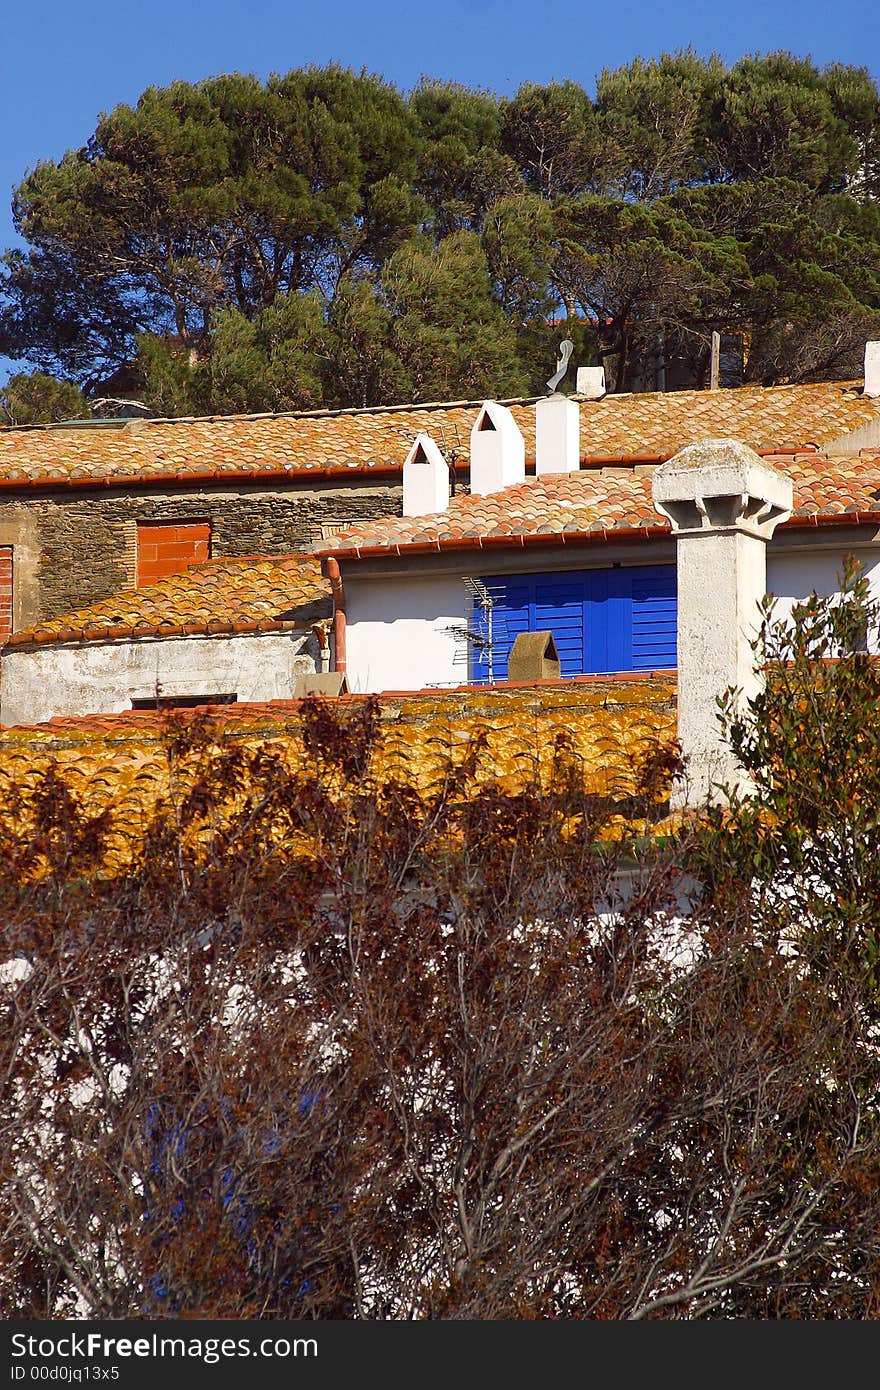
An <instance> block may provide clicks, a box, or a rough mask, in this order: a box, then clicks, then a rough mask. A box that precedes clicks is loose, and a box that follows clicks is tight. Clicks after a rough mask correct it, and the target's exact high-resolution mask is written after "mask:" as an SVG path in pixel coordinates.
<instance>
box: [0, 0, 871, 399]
mask: <svg viewBox="0 0 880 1390" xmlns="http://www.w3.org/2000/svg"><path fill="white" fill-rule="evenodd" d="M4 11H5V13H4V16H3V30H2V38H0V132H2V134H0V249H2V248H4V247H6V246H9V245H11V244H12V243H13V241H14V231H13V226H12V217H11V213H10V207H9V204H10V197H11V191H12V188H13V186H14V185H15V184H16V183H17V182H18V181H19V180H20V179H21V177H22V175H23V174H24V172H25V170H26V169H28V168H29V167H32V166H33V165H34V164H35V163H36V162H37V161H38V160H40V159H57V158H59V157H60V156H61V155H62V154H63V153H64V151H65V150H66V149H70V148H77V147H78V146H80V145H82V144H84V143H85V141H86V140H87V139H88V137H89V135H90V134H91V132H92V131H93V130H94V127H95V122H96V119H97V117H98V114H99V113H100V112H101V111H106V110H110V109H111V108H112V107H114V106H116V105H117V104H118V103H119V102H131V103H133V102H135V101H136V100H137V98H138V96H139V95H140V93H141V92H142V91H143V89H144V88H145V87H147V86H150V85H151V84H154V85H158V86H165V85H166V84H167V83H169V82H171V81H173V80H174V79H175V78H183V79H185V80H187V81H192V82H194V81H198V80H199V78H202V77H211V76H214V75H215V74H217V73H220V72H233V71H239V72H253V73H256V74H258V75H259V76H261V77H266V76H268V74H269V73H270V72H285V71H287V70H288V69H289V68H294V67H300V66H302V65H303V64H306V63H319V64H322V63H327V62H331V61H334V62H339V63H342V64H344V65H346V66H350V67H353V68H356V69H359V68H362V67H363V68H367V69H368V70H369V71H371V72H376V73H380V74H381V75H382V76H383V77H385V78H387V79H388V80H389V81H391V82H394V83H395V84H396V85H397V86H399V87H401V88H403V89H404V90H407V89H409V88H410V87H412V86H413V85H414V84H415V83H416V82H418V80H419V78H420V77H421V76H423V75H427V76H430V77H440V78H450V79H453V80H455V81H459V82H464V83H466V84H467V85H469V86H472V87H476V86H479V87H485V88H488V89H489V90H491V91H494V92H498V93H510V92H514V91H515V90H516V88H517V87H518V86H519V85H520V84H521V83H522V82H526V81H532V82H548V81H552V80H553V79H561V78H566V77H570V78H573V79H575V80H576V81H578V82H581V83H582V84H583V85H584V86H585V87H587V88H588V89H589V90H592V88H593V85H594V82H595V78H596V75H597V74H598V73H599V72H600V71H601V70H602V68H603V67H617V66H619V65H620V64H622V63H626V62H629V61H631V59H633V58H634V57H636V56H639V55H640V56H642V57H644V58H648V57H652V56H656V55H658V54H659V53H661V52H663V51H667V52H671V51H674V50H675V49H677V48H684V47H687V46H688V45H691V46H692V47H693V48H695V49H696V50H697V52H699V53H702V54H708V53H711V52H717V53H719V54H720V55H721V57H722V58H723V59H724V60H725V61H726V62H733V61H735V60H736V59H737V58H739V57H741V56H742V55H743V54H745V53H756V52H761V53H766V52H771V51H773V50H774V49H780V48H782V49H788V50H790V51H791V52H794V53H797V54H799V55H801V56H806V55H809V56H811V57H812V58H813V60H814V62H816V63H818V64H820V65H822V64H825V63H829V62H835V61H839V62H844V63H853V64H856V65H858V66H864V67H867V68H868V70H869V71H870V72H871V74H872V75H873V77H874V78H875V79H880V3H878V0H836V3H833V4H831V3H828V0H727V3H719V0H711V3H710V0H671V3H665V4H664V3H661V2H660V0H657V2H656V3H655V0H628V2H627V3H625V4H620V5H617V4H614V3H613V2H612V3H610V4H608V3H603V4H602V5H601V6H600V5H598V4H595V3H593V4H591V3H584V0H580V2H579V3H578V0H567V3H562V0H543V3H542V0H537V3H535V0H443V3H442V4H440V5H432V4H430V3H425V0H422V3H418V0H371V3H369V4H367V3H364V0H333V3H326V0H324V3H321V0H311V2H310V3H308V4H306V3H303V0H249V3H247V4H243V3H239V2H238V0H213V3H202V2H201V0H150V3H148V4H143V5H139V4H120V3H119V0H82V2H81V3H79V4H72V3H70V0H40V3H30V4H26V3H22V0H17V2H16V3H10V4H9V5H7V6H4ZM13 370H15V368H13ZM7 375H8V368H4V366H3V363H2V360H0V379H5V377H6V376H7Z"/></svg>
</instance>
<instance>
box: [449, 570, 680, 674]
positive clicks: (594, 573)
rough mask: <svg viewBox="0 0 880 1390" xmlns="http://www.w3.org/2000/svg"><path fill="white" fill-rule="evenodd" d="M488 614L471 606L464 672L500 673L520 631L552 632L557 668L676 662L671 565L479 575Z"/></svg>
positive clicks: (632, 667) (634, 667)
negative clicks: (470, 645)
mask: <svg viewBox="0 0 880 1390" xmlns="http://www.w3.org/2000/svg"><path fill="white" fill-rule="evenodd" d="M481 582H482V583H483V585H484V586H485V588H486V589H487V590H488V592H489V594H490V595H491V597H492V608H491V614H490V613H489V611H488V610H486V609H483V608H480V607H475V609H474V629H475V632H476V634H477V638H478V641H477V643H476V644H475V646H474V651H473V658H472V664H471V671H472V676H471V679H472V680H473V681H475V682H476V683H477V684H485V683H486V682H488V680H489V669H490V661H489V653H488V651H487V648H486V644H488V643H489V641H490V634H491V647H492V652H491V670H492V679H493V680H495V681H503V680H506V679H507V669H508V657H509V655H510V649H511V647H512V646H513V643H514V640H515V639H516V637H517V636H518V635H519V634H520V633H521V632H540V631H543V630H545V629H549V630H550V631H551V632H552V633H553V637H554V640H555V642H556V649H557V651H558V652H559V658H560V663H561V667H562V674H563V675H564V676H576V675H581V674H583V673H597V674H598V673H601V672H605V671H645V670H652V669H654V668H664V667H673V666H675V663H676V592H675V566H674V565H646V566H642V565H633V566H630V567H629V568H624V567H622V566H621V567H619V568H611V569H599V570H582V571H577V572H566V571H561V572H559V573H555V574H534V575H516V576H500V575H499V576H496V577H494V578H487V579H484V580H482V581H481Z"/></svg>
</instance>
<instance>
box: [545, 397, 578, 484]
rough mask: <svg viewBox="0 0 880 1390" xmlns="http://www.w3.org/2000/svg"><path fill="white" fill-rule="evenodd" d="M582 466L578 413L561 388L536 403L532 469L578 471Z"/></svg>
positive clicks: (556, 471)
mask: <svg viewBox="0 0 880 1390" xmlns="http://www.w3.org/2000/svg"><path fill="white" fill-rule="evenodd" d="M580 466H581V413H580V411H579V410H578V406H577V401H572V400H569V398H568V396H563V395H562V393H561V392H560V391H554V392H553V395H552V396H543V397H542V398H541V400H539V401H538V403H537V405H536V406H535V472H536V474H537V475H538V477H541V476H543V474H545V473H577V471H578V469H579V468H580Z"/></svg>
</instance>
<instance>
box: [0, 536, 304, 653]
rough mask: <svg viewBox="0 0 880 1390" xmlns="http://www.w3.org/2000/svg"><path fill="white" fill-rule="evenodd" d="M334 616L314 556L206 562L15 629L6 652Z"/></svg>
mask: <svg viewBox="0 0 880 1390" xmlns="http://www.w3.org/2000/svg"><path fill="white" fill-rule="evenodd" d="M331 612H332V602H331V599H330V586H329V584H328V583H327V581H326V580H325V579H323V578H322V577H321V567H320V562H319V561H318V560H317V559H316V558H315V556H314V555H281V556H275V557H272V558H271V559H267V558H264V557H262V556H244V557H240V558H236V559H224V560H208V561H206V562H205V563H203V564H198V565H192V566H191V567H190V569H188V570H187V571H186V572H185V573H184V574H174V575H169V576H168V577H167V578H165V579H159V580H157V581H156V582H155V583H154V584H145V585H144V586H143V588H140V589H125V590H123V592H122V593H119V594H114V595H113V596H112V597H111V598H108V599H103V600H102V601H101V602H100V603H95V604H92V605H90V607H88V608H81V609H79V610H78V611H77V612H76V613H69V614H66V615H64V616H63V617H60V618H54V619H52V620H51V621H47V622H41V623H37V624H36V625H35V626H34V627H30V628H25V629H23V630H22V631H21V632H16V633H15V634H14V635H13V636H12V637H11V638H10V639H9V641H8V644H7V646H8V647H20V646H33V645H36V644H42V643H46V644H51V643H56V642H78V641H83V640H85V641H97V642H108V641H115V640H127V639H131V638H133V637H183V636H192V635H198V634H205V633H224V632H268V631H274V630H276V629H279V628H287V627H291V628H292V627H297V626H300V627H302V626H309V625H310V624H311V623H314V622H317V621H319V620H321V619H323V618H329V617H330V615H331Z"/></svg>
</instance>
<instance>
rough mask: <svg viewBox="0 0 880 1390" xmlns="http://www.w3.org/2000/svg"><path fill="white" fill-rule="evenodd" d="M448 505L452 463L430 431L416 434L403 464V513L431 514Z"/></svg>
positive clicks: (442, 509)
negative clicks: (449, 464) (448, 460)
mask: <svg viewBox="0 0 880 1390" xmlns="http://www.w3.org/2000/svg"><path fill="white" fill-rule="evenodd" d="M448 506H449V466H448V464H447V462H446V460H445V458H444V457H443V455H442V453H441V452H440V449H439V446H438V445H437V444H435V443H434V440H433V439H432V438H431V436H430V435H429V434H423V433H419V434H417V435H416V437H415V440H414V442H413V446H412V448H411V449H410V451H409V453H408V454H407V456H406V458H405V460H404V464H403V515H404V516H431V515H432V514H433V513H435V512H445V511H446V508H447V507H448Z"/></svg>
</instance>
